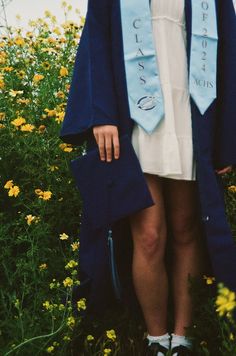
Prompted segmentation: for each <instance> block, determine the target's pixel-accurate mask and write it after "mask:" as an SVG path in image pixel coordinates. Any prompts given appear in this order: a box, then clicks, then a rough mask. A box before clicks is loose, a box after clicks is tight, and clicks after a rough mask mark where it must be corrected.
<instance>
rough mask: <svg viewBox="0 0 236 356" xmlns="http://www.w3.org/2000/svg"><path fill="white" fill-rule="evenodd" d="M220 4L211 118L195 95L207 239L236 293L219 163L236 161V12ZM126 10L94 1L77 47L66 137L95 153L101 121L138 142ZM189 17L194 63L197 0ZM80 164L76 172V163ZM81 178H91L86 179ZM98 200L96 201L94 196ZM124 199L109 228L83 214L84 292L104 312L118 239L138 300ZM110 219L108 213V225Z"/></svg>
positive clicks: (234, 249) (119, 262)
mask: <svg viewBox="0 0 236 356" xmlns="http://www.w3.org/2000/svg"><path fill="white" fill-rule="evenodd" d="M215 3H216V10H217V26H218V56H217V97H216V99H215V100H214V101H213V102H212V104H211V105H210V106H209V108H208V109H207V110H206V112H205V113H204V115H201V113H200V112H199V109H198V108H197V106H196V105H195V103H194V101H193V100H192V99H191V113H192V128H193V148H194V155H195V159H196V164H197V182H198V192H199V195H198V197H199V206H200V214H201V218H202V226H203V237H202V238H203V239H205V241H206V244H207V247H208V252H209V258H210V262H211V265H212V270H213V272H214V275H215V277H216V280H217V281H218V282H224V283H225V285H226V286H227V287H229V288H230V289H232V290H234V291H236V244H235V241H234V239H233V236H232V231H231V229H230V226H229V223H228V221H227V217H226V213H225V203H224V194H223V193H224V192H223V185H222V181H221V178H220V177H219V176H218V175H217V174H216V173H215V169H216V168H220V167H223V166H227V165H236V143H235V136H236V65H235V64H236V16H235V9H234V6H233V1H232V0H215ZM120 10H121V9H120V1H119V0H89V2H88V10H87V14H86V21H85V26H84V29H83V32H82V36H81V39H80V43H79V46H78V50H77V55H76V59H75V65H74V70H73V75H72V81H71V87H70V92H69V96H68V102H67V107H66V113H65V118H64V121H63V123H62V127H61V131H60V134H59V137H60V138H61V139H62V140H63V141H64V142H66V143H71V144H74V145H81V144H82V143H84V142H85V141H86V142H87V145H88V146H87V147H88V153H89V151H90V150H94V148H95V147H96V142H95V138H94V136H93V132H92V128H93V127H94V126H96V125H105V124H107V125H116V126H117V127H118V130H119V136H120V137H123V135H127V136H128V137H129V139H130V138H131V134H132V129H133V124H134V121H133V120H132V119H131V117H130V111H129V104H128V95H127V85H126V75H125V66H124V52H123V37H122V25H121V11H120ZM185 17H186V30H187V55H188V65H189V63H190V48H191V27H192V26H191V24H192V7H191V0H185ZM123 156H124V155H123ZM89 157H90V156H89V155H88V156H87V158H88V162H87V163H86V164H85V165H86V168H88V167H89V159H91V160H93V159H95V157H93V158H89ZM126 158H127V161H126V167H128V172H127V171H126V172H122V175H121V176H120V177H121V178H120V179H121V180H123V179H124V182H123V183H124V184H126V183H127V187H128V186H129V188H128V189H130V190H132V189H133V186H132V184H131V182H130V183H128V182H125V181H126V174H127V178H128V173H129V170H132V169H133V167H134V166H133V165H134V161H133V157H131V156H129V154H128V156H127V157H126ZM101 163H102V164H103V163H104V162H101ZM82 164H83V163H81V165H82ZM109 164H110V163H109ZM74 167H75V169H76V163H75V166H74ZM96 169H97V167H96ZM110 169H111V172H110V173H112V171H113V169H114V172H115V169H116V167H115V164H114V165H113V164H112V165H110ZM77 172H78V173H79V171H77ZM104 172H105V171H104ZM81 173H82V170H81ZM82 174H83V173H82ZM86 174H87V173H85V175H86ZM91 174H93V171H91ZM140 174H141V175H142V173H140ZM80 179H83V178H82V176H81V178H79V180H80ZM78 182H79V181H78ZM121 183H122V182H121ZM103 189H104V188H103ZM145 190H146V188H145V185H143V187H142V188H141V193H140V197H141V196H142V194H144V195H145V194H146V193H145ZM81 194H82V196H83V194H84V197H86V196H88V195H86V193H85V192H84V193H83V188H82V189H81ZM88 194H89V193H88ZM92 198H94V199H96V197H93V196H91V199H92ZM99 199H100V198H99ZM91 204H92V203H91ZM117 204H118V205H119V207H116V206H115V205H114V203H112V206H111V215H112V216H113V214H114V216H115V214H116V211H118V210H119V209H120V212H121V215H120V216H122V217H121V218H120V219H119V220H117V221H112V229H110V227H108V226H107V225H106V224H105V223H104V226H99V219H100V218H98V219H94V221H93V222H94V223H95V225H94V226H93V224H91V223H89V221H91V220H89V216H88V212H89V210H90V208H89V207H88V206H87V207H86V206H85V211H84V214H83V216H82V221H81V229H80V242H81V244H80V280H81V289H80V292H81V294H83V295H84V296H86V297H87V299H88V301H89V305H90V307H91V308H93V309H94V310H95V311H98V310H100V311H101V310H102V306H104V308H105V306H106V304H107V303H109V301H111V296H112V295H114V293H113V291H112V283H111V282H112V279H111V274H110V270H111V267H112V264H111V263H110V262H111V257H110V256H111V249H110V247H111V246H112V244H114V246H113V247H115V248H114V249H113V255H114V256H115V260H116V267H117V270H118V272H119V276H120V283H121V285H122V287H123V290H125V291H126V297H125V298H123V300H124V299H125V300H127V299H128V298H129V297H130V298H131V296H132V298H135V297H134V295H133V294H132V291H131V289H132V288H129V287H130V286H131V285H132V281H131V279H130V274H129V273H127V271H130V261H131V259H132V243H131V240H132V239H131V232H130V228H129V223H128V218H127V216H125V215H126V214H127V213H128V212H127V211H125V209H124V208H123V207H122V201H121V200H119V199H118V200H117ZM85 205H86V204H85ZM86 209H87V213H86ZM113 209H114V210H113ZM123 209H124V211H123V213H124V214H122V210H123ZM120 212H119V214H120ZM99 213H100V212H99ZM86 215H87V216H86ZM102 216H103V213H102V214H101V220H100V221H101V222H102V221H103V220H102V219H103V217H102ZM90 218H91V217H90ZM92 220H93V219H92ZM104 221H105V220H104ZM110 231H112V239H110V241H112V244H110V245H109V244H108V243H107V241H108V237H109V236H110V237H111V233H110ZM113 261H114V260H113ZM113 267H114V264H113ZM113 272H114V268H113ZM114 275H115V273H114V274H113V276H114ZM126 277H127V278H126ZM83 286H85V288H84V289H83ZM118 287H119V286H118Z"/></svg>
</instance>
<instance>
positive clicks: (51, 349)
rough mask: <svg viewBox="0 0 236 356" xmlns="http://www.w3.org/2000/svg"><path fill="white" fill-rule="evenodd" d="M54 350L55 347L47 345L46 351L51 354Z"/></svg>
mask: <svg viewBox="0 0 236 356" xmlns="http://www.w3.org/2000/svg"><path fill="white" fill-rule="evenodd" d="M54 350H55V347H54V346H49V347H48V348H47V353H49V354H51V353H52V352H53V351H54Z"/></svg>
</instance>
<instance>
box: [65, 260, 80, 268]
mask: <svg viewBox="0 0 236 356" xmlns="http://www.w3.org/2000/svg"><path fill="white" fill-rule="evenodd" d="M77 266H78V262H76V261H74V260H70V261H69V262H68V263H67V264H66V265H65V269H70V268H75V267H77Z"/></svg>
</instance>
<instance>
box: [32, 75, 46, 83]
mask: <svg viewBox="0 0 236 356" xmlns="http://www.w3.org/2000/svg"><path fill="white" fill-rule="evenodd" d="M43 78H44V75H42V74H35V75H34V77H33V82H35V83H38V82H39V81H40V80H42V79H43Z"/></svg>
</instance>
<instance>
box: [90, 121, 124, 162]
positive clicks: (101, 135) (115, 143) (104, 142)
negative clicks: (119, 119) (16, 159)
mask: <svg viewBox="0 0 236 356" xmlns="http://www.w3.org/2000/svg"><path fill="white" fill-rule="evenodd" d="M93 134H94V136H95V139H96V142H97V144H98V148H99V154H100V159H101V160H102V161H105V160H107V162H111V161H112V149H114V157H115V159H118V158H119V156H120V144H119V135H118V128H117V126H114V125H100V126H95V127H94V128H93Z"/></svg>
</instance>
